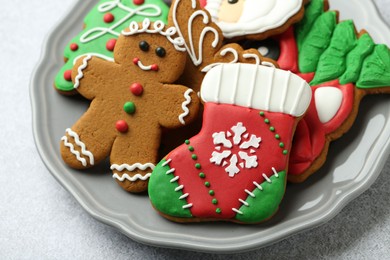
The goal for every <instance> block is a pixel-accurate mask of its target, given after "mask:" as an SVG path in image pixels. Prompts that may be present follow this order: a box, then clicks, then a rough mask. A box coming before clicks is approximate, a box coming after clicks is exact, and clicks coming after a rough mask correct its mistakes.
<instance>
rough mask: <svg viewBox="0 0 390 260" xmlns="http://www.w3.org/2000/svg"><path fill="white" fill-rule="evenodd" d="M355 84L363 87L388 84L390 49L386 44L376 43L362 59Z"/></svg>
mask: <svg viewBox="0 0 390 260" xmlns="http://www.w3.org/2000/svg"><path fill="white" fill-rule="evenodd" d="M356 86H357V87H358V88H363V89H369V88H378V87H389V86H390V51H389V48H388V47H387V46H386V45H384V44H379V45H377V46H376V47H375V49H374V52H373V53H372V54H371V55H370V56H368V57H367V59H366V60H365V61H364V63H363V67H362V71H361V73H360V78H359V80H358V82H357V83H356Z"/></svg>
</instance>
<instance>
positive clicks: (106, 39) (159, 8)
mask: <svg viewBox="0 0 390 260" xmlns="http://www.w3.org/2000/svg"><path fill="white" fill-rule="evenodd" d="M168 12H169V8H168V6H167V5H166V4H165V3H164V1H163V0H100V1H99V3H98V4H97V5H96V6H95V7H94V8H93V9H92V10H91V11H90V12H89V13H88V14H87V16H86V17H85V19H84V29H83V30H82V31H81V32H80V33H79V34H78V35H77V36H75V37H74V38H73V39H72V40H71V41H70V42H69V43H68V44H67V46H66V47H65V50H64V58H65V61H66V62H65V64H64V65H63V66H62V68H61V69H60V70H59V71H58V73H57V75H56V77H55V81H54V87H55V89H56V90H58V91H59V92H60V93H63V94H74V93H76V92H75V89H74V87H73V83H72V75H71V72H72V67H73V65H74V63H75V62H76V60H77V59H78V58H80V57H81V56H84V55H91V56H95V57H99V58H102V59H105V60H108V61H113V49H114V47H115V44H116V41H117V38H118V36H119V35H120V33H121V32H122V30H123V29H125V28H127V27H128V26H129V24H130V22H131V21H137V22H141V21H143V20H144V18H149V19H150V20H152V21H157V20H160V21H164V23H165V22H166V21H167V16H168Z"/></svg>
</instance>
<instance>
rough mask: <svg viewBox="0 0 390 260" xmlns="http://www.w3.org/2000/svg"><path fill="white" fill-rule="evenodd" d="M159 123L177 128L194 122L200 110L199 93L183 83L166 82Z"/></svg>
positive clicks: (163, 89)
mask: <svg viewBox="0 0 390 260" xmlns="http://www.w3.org/2000/svg"><path fill="white" fill-rule="evenodd" d="M158 102H159V103H160V106H159V110H160V111H159V112H158V113H160V114H162V115H163V116H160V117H159V124H160V125H161V126H163V127H165V128H177V127H180V126H184V125H186V124H188V123H190V122H192V121H193V120H194V119H195V118H196V117H197V116H198V111H199V105H200V100H199V98H198V95H197V93H195V92H194V91H193V90H192V89H190V88H187V87H185V86H182V85H173V84H164V85H163V88H162V93H161V95H160V98H159V101H158Z"/></svg>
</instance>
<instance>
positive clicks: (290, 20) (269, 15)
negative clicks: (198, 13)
mask: <svg viewBox="0 0 390 260" xmlns="http://www.w3.org/2000/svg"><path fill="white" fill-rule="evenodd" d="M200 2H201V5H202V6H203V7H204V8H206V9H207V10H208V11H209V12H210V14H211V16H212V18H213V21H214V22H215V23H216V24H217V25H218V27H219V28H221V30H222V32H223V35H224V37H225V38H227V39H232V38H235V39H237V38H246V39H253V40H261V39H265V38H267V37H269V36H272V35H276V34H280V33H282V32H284V31H285V30H286V29H287V28H288V27H290V26H291V25H292V24H294V23H296V22H298V21H300V20H301V19H302V16H303V13H304V3H305V2H306V1H304V0H288V1H285V0H266V1H265V0H200Z"/></svg>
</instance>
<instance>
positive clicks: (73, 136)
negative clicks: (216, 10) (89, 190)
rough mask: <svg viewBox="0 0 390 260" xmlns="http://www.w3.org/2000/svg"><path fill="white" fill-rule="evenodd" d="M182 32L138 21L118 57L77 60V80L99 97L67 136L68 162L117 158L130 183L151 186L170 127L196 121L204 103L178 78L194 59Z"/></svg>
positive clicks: (117, 172) (136, 187) (85, 92)
mask: <svg viewBox="0 0 390 260" xmlns="http://www.w3.org/2000/svg"><path fill="white" fill-rule="evenodd" d="M175 34H176V29H175V28H173V27H169V28H166V27H165V26H164V23H163V22H162V21H157V22H155V23H151V22H150V21H149V20H148V19H146V20H144V21H143V23H142V24H138V23H136V22H132V23H131V24H130V27H129V28H128V29H126V30H125V31H123V32H122V34H121V35H120V36H119V38H118V42H117V44H116V47H115V49H114V61H107V60H104V59H101V58H99V57H95V56H92V55H87V56H83V57H81V58H80V59H78V60H77V61H76V63H75V65H74V67H73V70H72V81H73V83H74V87H75V89H76V90H77V92H78V93H80V94H81V95H82V96H83V97H85V98H86V99H89V100H91V104H90V107H89V108H88V110H87V111H86V112H85V114H84V115H82V117H81V118H80V119H79V120H78V121H77V122H76V123H75V124H74V125H73V126H72V127H71V128H69V129H67V130H66V134H65V136H64V137H62V139H61V148H60V149H61V155H62V158H63V160H64V161H65V163H67V164H68V165H69V166H71V167H73V168H76V169H85V168H89V167H92V166H93V165H96V164H98V163H99V162H101V161H103V160H104V159H105V158H107V157H109V158H110V163H111V170H112V172H113V178H114V179H115V180H116V181H117V183H118V184H119V185H120V186H121V187H122V188H124V189H125V190H127V191H129V192H142V191H145V190H146V189H147V182H148V179H149V177H150V173H151V171H152V170H153V168H154V167H155V164H156V163H157V160H158V159H157V158H158V154H157V153H158V152H157V151H158V148H159V145H160V138H161V133H162V128H165V129H174V128H177V127H180V126H183V125H185V124H187V123H189V122H191V121H192V120H193V119H194V118H195V117H196V115H197V112H198V109H199V99H198V97H197V94H196V93H195V92H194V91H193V90H191V89H189V88H187V87H185V86H182V85H176V84H173V82H175V81H176V80H177V79H178V77H179V76H180V75H181V73H182V72H183V69H184V66H181V64H184V63H185V61H186V53H185V52H184V48H183V47H182V40H181V39H180V38H178V37H176V36H175Z"/></svg>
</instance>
